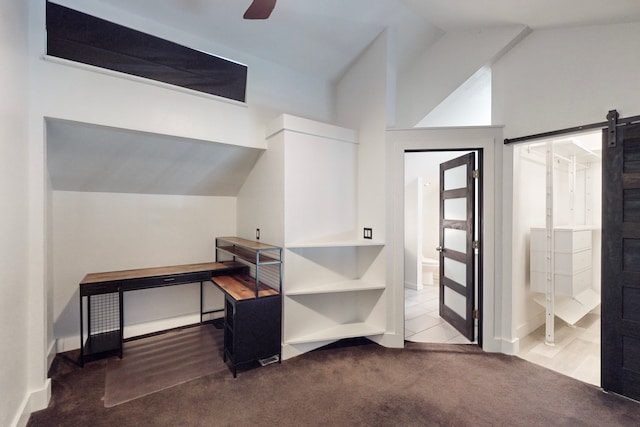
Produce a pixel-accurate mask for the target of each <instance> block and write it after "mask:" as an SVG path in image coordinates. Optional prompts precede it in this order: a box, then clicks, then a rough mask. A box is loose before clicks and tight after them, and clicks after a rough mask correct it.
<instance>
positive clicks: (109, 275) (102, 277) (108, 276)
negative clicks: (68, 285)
mask: <svg viewBox="0 0 640 427" xmlns="http://www.w3.org/2000/svg"><path fill="white" fill-rule="evenodd" d="M233 266H234V265H233V264H231V263H221V262H205V263H199V264H186V265H173V266H168V267H152V268H138V269H135V270H121V271H109V272H103V273H89V274H87V275H86V276H84V279H82V281H81V282H80V285H84V284H89V283H101V282H112V281H116V280H128V279H140V278H144V277H152V276H169V275H175V274H185V273H197V272H206V271H215V270H224V269H226V268H229V267H233Z"/></svg>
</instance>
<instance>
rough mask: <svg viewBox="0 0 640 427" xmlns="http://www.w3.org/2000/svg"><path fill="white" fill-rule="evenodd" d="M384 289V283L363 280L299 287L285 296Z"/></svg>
mask: <svg viewBox="0 0 640 427" xmlns="http://www.w3.org/2000/svg"><path fill="white" fill-rule="evenodd" d="M385 288H386V285H385V284H384V283H371V282H366V281H364V280H345V281H341V282H335V283H322V284H319V285H316V286H309V287H301V288H299V289H295V290H292V291H288V292H286V294H287V295H289V296H299V295H316V294H328V293H338V292H358V291H371V290H383V289H385Z"/></svg>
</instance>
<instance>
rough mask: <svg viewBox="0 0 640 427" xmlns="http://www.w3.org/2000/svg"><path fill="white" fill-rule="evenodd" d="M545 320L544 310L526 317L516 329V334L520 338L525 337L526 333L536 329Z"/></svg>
mask: <svg viewBox="0 0 640 427" xmlns="http://www.w3.org/2000/svg"><path fill="white" fill-rule="evenodd" d="M545 320H546V316H545V313H544V311H542V312H540V313H539V314H538V315H536V316H535V317H534V318H532V319H528V320H527V322H526V323H524V324H523V325H520V326H519V327H518V328H517V329H516V336H517V337H518V338H520V339H522V338H524V337H526V336H527V335H529V334H530V333H532V332H533V331H535V330H536V329H538V328H539V327H540V326H542V325H544V322H545Z"/></svg>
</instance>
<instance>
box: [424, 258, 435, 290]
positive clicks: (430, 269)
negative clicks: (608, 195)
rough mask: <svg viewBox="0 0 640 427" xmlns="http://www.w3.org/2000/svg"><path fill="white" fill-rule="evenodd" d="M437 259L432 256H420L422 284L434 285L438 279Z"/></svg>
mask: <svg viewBox="0 0 640 427" xmlns="http://www.w3.org/2000/svg"><path fill="white" fill-rule="evenodd" d="M438 264H439V263H438V260H437V259H433V258H427V257H424V258H422V284H423V285H435V284H436V283H437V282H438V279H439V273H438V268H439V265H438Z"/></svg>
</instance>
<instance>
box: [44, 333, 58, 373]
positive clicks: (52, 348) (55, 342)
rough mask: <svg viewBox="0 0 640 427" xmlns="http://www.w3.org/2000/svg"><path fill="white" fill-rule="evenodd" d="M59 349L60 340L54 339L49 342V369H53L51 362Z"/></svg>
mask: <svg viewBox="0 0 640 427" xmlns="http://www.w3.org/2000/svg"><path fill="white" fill-rule="evenodd" d="M57 349H58V340H56V339H54V340H53V341H51V344H49V349H48V350H47V371H48V370H49V369H51V364H52V363H53V359H55V357H56V353H57Z"/></svg>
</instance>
